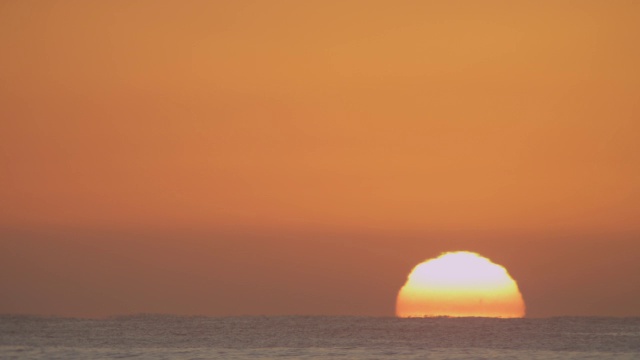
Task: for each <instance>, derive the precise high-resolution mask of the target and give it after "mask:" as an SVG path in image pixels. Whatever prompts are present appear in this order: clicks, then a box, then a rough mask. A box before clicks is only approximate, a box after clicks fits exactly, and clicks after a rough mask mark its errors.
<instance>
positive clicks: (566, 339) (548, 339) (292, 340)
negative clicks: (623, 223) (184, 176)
mask: <svg viewBox="0 0 640 360" xmlns="http://www.w3.org/2000/svg"><path fill="white" fill-rule="evenodd" d="M305 357H313V358H316V359H336V358H338V359H478V358H480V359H483V358H485V359H585V358H592V359H602V358H612V359H613V358H616V359H618V358H619V359H640V318H587V317H566V318H550V319H487V318H459V319H456V318H450V319H449V318H432V319H396V318H368V317H304V316H291V317H288V316H287V317H219V318H218V317H180V316H164V315H139V316H130V317H117V318H110V319H105V320H91V319H67V318H41V317H28V316H1V317H0V358H2V359H55V358H59V359H87V358H91V359H115V358H140V359H215V358H220V359H278V358H305Z"/></svg>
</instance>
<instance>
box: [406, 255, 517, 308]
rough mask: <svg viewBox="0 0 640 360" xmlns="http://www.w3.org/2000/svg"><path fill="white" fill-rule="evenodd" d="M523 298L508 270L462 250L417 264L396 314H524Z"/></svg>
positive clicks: (410, 275)
mask: <svg viewBox="0 0 640 360" xmlns="http://www.w3.org/2000/svg"><path fill="white" fill-rule="evenodd" d="M524 313H525V305H524V300H523V299H522V295H521V294H520V290H519V289H518V285H517V284H516V282H515V281H514V280H513V279H512V278H511V276H509V273H508V272H507V270H506V269H505V268H504V267H502V266H500V265H497V264H494V263H493V262H491V260H489V259H487V258H485V257H482V256H480V255H478V254H476V253H472V252H467V251H459V252H449V253H444V254H442V255H440V256H439V257H437V258H435V259H430V260H427V261H425V262H423V263H421V264H418V265H417V266H416V267H415V268H414V269H413V270H412V271H411V274H409V277H408V279H407V282H406V283H405V284H404V286H403V287H402V289H400V292H399V293H398V299H397V302H396V315H397V316H399V317H425V316H454V317H459V316H481V317H503V318H513V317H523V316H524Z"/></svg>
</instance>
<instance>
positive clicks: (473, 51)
mask: <svg viewBox="0 0 640 360" xmlns="http://www.w3.org/2000/svg"><path fill="white" fill-rule="evenodd" d="M639 34H640V3H636V2H633V1H548V2H544V1H529V2H527V1H518V2H507V1H495V2H494V1H483V2H479V1H437V2H436V1H432V2H429V1H393V2H392V1H193V2H182V1H160V0H155V1H121V2H118V1H3V2H1V3H0V54H2V56H0V250H1V251H0V293H2V296H0V313H6V312H10V313H15V312H19V313H25V312H26V313H42V314H62V315H81V316H103V315H108V314H112V313H129V312H169V313H180V314H192V313H200V314H212V315H229V314H280V313H305V314H355V315H393V312H394V308H393V302H394V301H395V296H396V293H397V291H398V289H399V288H400V287H401V286H402V284H403V283H404V280H405V279H406V275H407V274H408V272H409V271H410V270H411V269H412V268H413V266H415V265H416V264H417V263H418V262H420V261H422V260H425V259H426V258H429V257H433V256H437V255H438V254H439V252H440V251H448V250H471V251H478V252H480V253H481V254H482V255H484V256H487V257H489V258H490V259H492V260H493V261H494V262H496V263H499V264H502V265H505V267H507V269H508V270H509V272H510V273H511V274H512V275H513V277H514V278H515V279H516V281H518V284H519V286H520V287H521V290H522V292H523V296H524V298H525V301H526V302H527V309H528V315H530V316H551V315H565V314H574V315H640V306H638V304H637V301H636V302H634V301H633V299H637V298H639V297H640V284H639V282H638V276H639V275H640V265H637V264H636V263H640V261H637V259H638V256H637V254H638V253H640V222H639V221H638V216H639V215H640V142H639V141H638V134H640V120H639V119H640V67H638V65H637V64H640V46H639V45H638V44H640V38H639Z"/></svg>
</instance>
